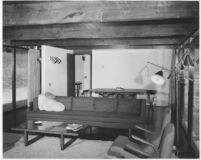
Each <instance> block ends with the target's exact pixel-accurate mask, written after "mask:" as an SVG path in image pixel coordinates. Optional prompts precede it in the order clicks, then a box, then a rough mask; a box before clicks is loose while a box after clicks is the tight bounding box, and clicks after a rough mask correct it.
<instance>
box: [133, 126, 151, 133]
mask: <svg viewBox="0 0 201 160" xmlns="http://www.w3.org/2000/svg"><path fill="white" fill-rule="evenodd" d="M134 129H139V130H141V131H144V132H146V133H149V134H153V133H154V132H152V131H150V130H148V129H146V128H143V127H140V126H138V125H134Z"/></svg>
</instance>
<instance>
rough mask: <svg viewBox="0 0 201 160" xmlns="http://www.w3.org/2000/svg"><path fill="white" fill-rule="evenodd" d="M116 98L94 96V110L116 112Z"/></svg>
mask: <svg viewBox="0 0 201 160" xmlns="http://www.w3.org/2000/svg"><path fill="white" fill-rule="evenodd" d="M116 110H117V99H116V98H95V100H94V111H95V112H116Z"/></svg>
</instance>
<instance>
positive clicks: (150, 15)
mask: <svg viewBox="0 0 201 160" xmlns="http://www.w3.org/2000/svg"><path fill="white" fill-rule="evenodd" d="M198 17H199V2H198V1H83V2H82V1H77V2H76V1H75V2H73V1H60V2H55V1H50V2H48V1H43V2H41V1H37V2H34V1H29V2H24V1H23V2H21V1H12V2H5V1H4V3H3V25H4V26H13V25H14V26H20V25H44V24H64V23H79V22H116V21H139V20H140V21H143V20H166V19H183V18H184V19H185V18H188V19H189V18H190V19H191V18H198Z"/></svg>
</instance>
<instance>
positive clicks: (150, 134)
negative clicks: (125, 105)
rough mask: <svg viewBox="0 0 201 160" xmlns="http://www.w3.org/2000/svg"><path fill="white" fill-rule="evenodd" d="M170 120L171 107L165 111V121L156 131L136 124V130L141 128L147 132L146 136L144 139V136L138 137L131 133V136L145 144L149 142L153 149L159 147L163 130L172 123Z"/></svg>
mask: <svg viewBox="0 0 201 160" xmlns="http://www.w3.org/2000/svg"><path fill="white" fill-rule="evenodd" d="M170 121H171V109H168V110H167V111H166V112H165V113H164V118H163V121H162V123H161V127H159V128H158V129H156V130H154V131H150V130H148V129H146V128H143V127H140V126H138V125H135V129H136V130H141V131H142V132H144V133H145V138H144V139H142V138H140V137H137V136H135V135H131V138H132V139H133V140H136V141H138V142H141V143H143V144H149V146H151V147H152V148H153V149H155V148H158V146H159V143H160V139H161V136H162V133H163V130H164V128H165V127H166V126H167V124H168V123H170ZM152 151H153V150H152Z"/></svg>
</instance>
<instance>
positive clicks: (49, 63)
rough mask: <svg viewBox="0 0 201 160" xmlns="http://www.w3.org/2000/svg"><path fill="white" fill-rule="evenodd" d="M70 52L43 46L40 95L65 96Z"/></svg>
mask: <svg viewBox="0 0 201 160" xmlns="http://www.w3.org/2000/svg"><path fill="white" fill-rule="evenodd" d="M72 53H73V51H72V50H67V49H62V48H56V47H50V46H45V45H43V46H42V47H41V54H42V93H46V92H50V93H52V94H54V95H56V96H67V93H68V92H67V90H68V88H67V83H68V82H67V81H68V78H67V75H68V73H67V71H68V69H67V67H68V66H67V58H68V56H67V55H68V54H72Z"/></svg>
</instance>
